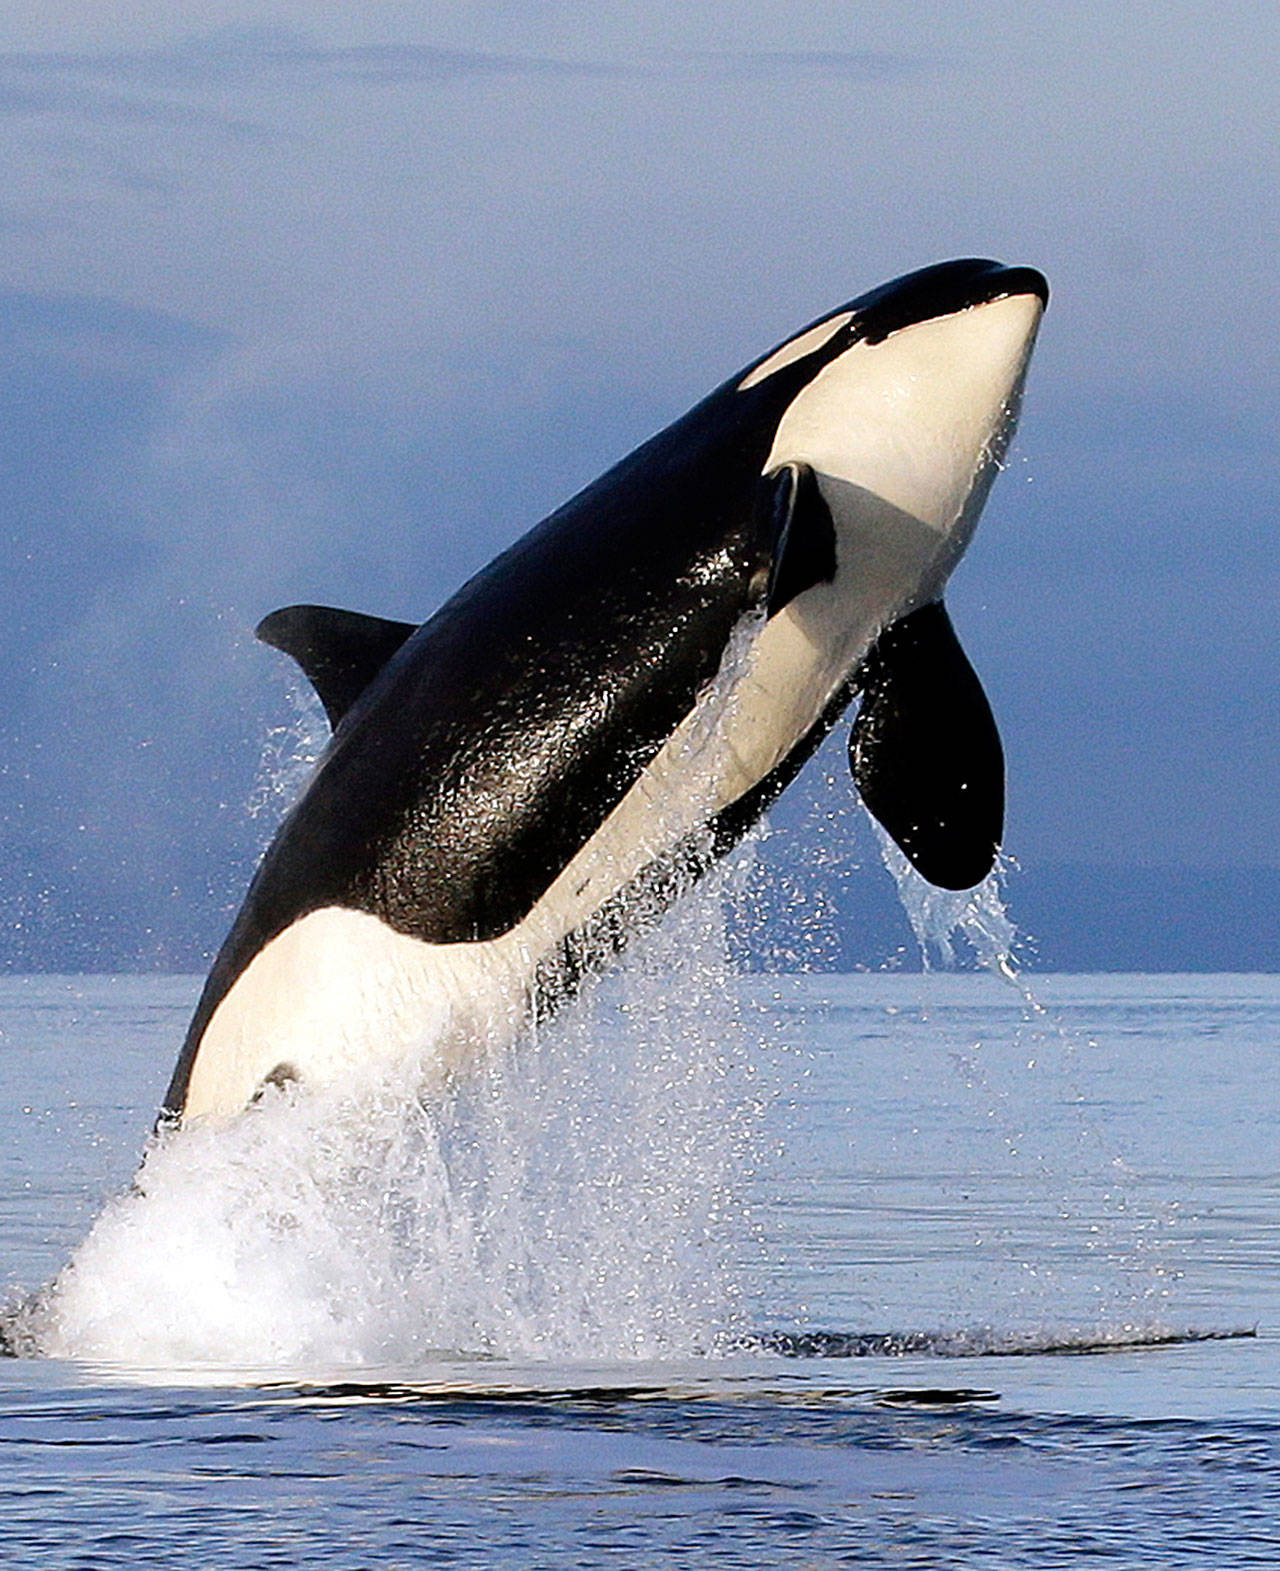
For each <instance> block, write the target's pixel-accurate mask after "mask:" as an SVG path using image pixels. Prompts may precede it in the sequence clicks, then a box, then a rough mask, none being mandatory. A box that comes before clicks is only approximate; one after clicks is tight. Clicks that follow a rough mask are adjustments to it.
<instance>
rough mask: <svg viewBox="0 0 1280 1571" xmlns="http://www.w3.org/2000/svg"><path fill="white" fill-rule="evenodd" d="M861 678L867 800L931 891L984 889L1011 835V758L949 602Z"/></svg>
mask: <svg viewBox="0 0 1280 1571" xmlns="http://www.w3.org/2000/svg"><path fill="white" fill-rule="evenodd" d="M860 680H861V686H862V707H861V709H860V710H859V711H858V718H857V720H856V721H855V722H854V726H853V734H852V736H851V737H850V738H849V764H850V767H851V768H852V770H853V778H854V780H855V781H856V782H857V786H858V790H859V791H860V792H861V793H862V800H863V801H864V802H865V803H866V804H867V807H868V809H869V810H870V811H871V812H872V813H873V814H874V815H875V817H876V818H877V819H878V820H879V821H880V823H881V824H882V825H883V826H884V828H885V829H886V830H887V831H888V832H889V834H890V835H892V837H893V839H894V840H895V841H896V842H897V844H898V846H899V848H900V849H901V850H902V851H903V853H904V854H905V855H906V856H907V858H908V860H909V861H910V862H911V864H912V866H913V867H914V868H915V869H916V871H917V872H918V873H920V874H921V875H922V876H923V877H925V878H927V879H928V880H929V882H930V883H931V884H937V885H939V886H940V887H941V888H943V889H970V888H972V887H973V885H974V884H979V883H981V882H982V880H983V879H984V878H985V877H986V876H987V874H988V873H989V872H990V871H991V869H992V867H993V865H994V863H995V857H996V852H997V850H998V849H999V846H1000V840H1001V837H1002V835H1003V833H1004V754H1003V752H1002V751H1001V747H1000V733H999V732H998V731H997V730H996V723H995V719H994V717H993V716H992V713H991V706H990V705H989V704H988V702H987V695H986V694H985V693H984V692H983V691H982V684H981V682H979V680H978V677H977V674H976V673H975V671H974V669H973V667H972V666H971V665H970V664H969V662H968V660H967V659H966V658H965V653H964V650H963V649H961V647H960V643H959V640H958V639H957V638H956V635H955V629H954V628H953V627H952V626H951V620H950V618H949V617H948V616H947V613H946V610H945V609H944V608H943V606H942V603H941V601H937V602H934V603H933V604H931V605H926V606H922V607H921V609H920V610H918V611H913V612H911V613H910V615H908V616H904V617H903V618H902V619H901V620H900V621H897V622H894V623H893V624H892V625H891V626H890V627H887V628H886V629H885V630H884V632H883V633H881V634H880V637H879V638H878V639H877V640H876V642H875V644H874V645H873V646H872V649H871V652H870V654H869V655H868V656H867V658H866V660H865V661H864V662H863V666H862V671H861V676H860Z"/></svg>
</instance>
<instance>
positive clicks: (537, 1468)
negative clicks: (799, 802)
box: [0, 963, 1280, 1571]
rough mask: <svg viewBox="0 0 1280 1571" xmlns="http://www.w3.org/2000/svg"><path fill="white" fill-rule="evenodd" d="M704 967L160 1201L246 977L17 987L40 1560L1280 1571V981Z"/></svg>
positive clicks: (267, 1107)
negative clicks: (185, 1093) (435, 1087)
mask: <svg viewBox="0 0 1280 1571" xmlns="http://www.w3.org/2000/svg"><path fill="white" fill-rule="evenodd" d="M664 964H665V963H664ZM664 964H657V963H645V964H641V965H640V966H639V967H638V969H637V970H635V971H634V972H633V975H632V978H631V980H630V981H627V980H626V979H625V978H624V980H623V981H622V982H614V983H610V984H607V985H605V986H603V987H601V988H598V989H596V990H595V991H594V993H593V995H592V996H591V997H590V998H589V999H588V1000H586V1001H585V1002H584V1006H583V1008H582V1010H581V1011H580V1012H579V1013H580V1018H579V1019H578V1020H577V1021H576V1022H571V1023H570V1024H568V1025H566V1026H564V1027H562V1028H557V1029H555V1030H552V1031H550V1032H548V1033H546V1034H544V1035H543V1036H541V1037H539V1038H538V1039H537V1040H534V1041H531V1042H525V1043H524V1044H522V1045H521V1046H520V1047H518V1048H517V1049H516V1050H515V1052H514V1053H512V1054H511V1055H508V1056H506V1057H504V1058H501V1059H495V1061H493V1062H492V1063H489V1064H486V1065H485V1066H483V1068H482V1069H481V1070H478V1071H477V1075H476V1077H475V1080H474V1082H473V1083H472V1084H470V1085H459V1086H457V1087H456V1088H455V1089H454V1092H453V1093H452V1094H451V1099H450V1101H449V1105H448V1106H447V1107H443V1108H442V1107H438V1106H437V1107H431V1108H424V1107H423V1106H422V1104H421V1102H420V1101H418V1100H415V1098H414V1096H413V1094H412V1092H411V1091H410V1090H407V1089H406V1088H405V1087H397V1086H395V1085H394V1084H382V1085H380V1086H378V1087H376V1088H373V1089H372V1090H370V1089H368V1088H363V1089H361V1090H359V1091H354V1090H353V1091H350V1092H349V1093H346V1094H344V1095H343V1096H340V1097H337V1098H334V1099H330V1100H329V1101H327V1102H324V1101H323V1100H322V1101H321V1102H319V1103H313V1102H311V1101H308V1100H307V1099H305V1098H301V1099H300V1098H298V1097H297V1096H292V1095H286V1094H284V1093H281V1094H280V1096H279V1098H278V1100H277V1101H275V1102H270V1103H264V1104H263V1105H262V1106H261V1107H259V1108H255V1109H253V1110H252V1111H251V1112H250V1113H249V1114H247V1115H245V1116H244V1118H243V1119H242V1120H241V1121H240V1122H239V1124H238V1125H237V1126H236V1128H235V1129H232V1130H224V1131H222V1132H221V1133H220V1134H217V1133H210V1132H204V1133H200V1132H195V1131H193V1132H192V1135H191V1138H183V1137H179V1138H178V1140H177V1141H173V1142H170V1143H169V1144H167V1145H162V1146H160V1147H158V1148H155V1149H153V1150H151V1151H150V1153H149V1154H148V1156H147V1160H146V1165H145V1166H144V1167H143V1169H142V1171H141V1173H138V1172H137V1169H138V1164H139V1161H140V1159H141V1157H142V1154H143V1150H144V1146H145V1145H146V1142H147V1139H148V1132H149V1129H150V1125H151V1120H152V1118H153V1116H154V1110H155V1108H156V1106H157V1103H158V1101H159V1099H160V1096H161V1094H162V1092H163V1089H164V1086H165V1083H166V1080H167V1077H168V1073H169V1071H170V1069H171V1067H172V1061H173V1058H174V1056H175V1053H176V1049H177V1045H178V1043H179V1041H180V1039H181V1035H182V1031H183V1028H184V1026H185V1022H186V1018H187V1016H188V1013H189V1011H190V1009H191V1006H192V1003H193V1000H194V997H195V993H196V991H197V988H198V979H196V978H191V977H88V976H85V977H49V976H40V977H9V978H4V979H0V1033H2V1035H0V1131H2V1134H3V1140H2V1141H0V1268H2V1270H3V1275H4V1278H5V1280H6V1282H7V1284H8V1311H7V1315H6V1318H5V1321H4V1326H5V1331H4V1335H5V1337H6V1339H7V1340H8V1342H9V1345H10V1347H11V1348H12V1349H13V1350H14V1351H15V1352H16V1354H17V1355H18V1356H11V1357H6V1358H3V1359H0V1522H2V1523H3V1531H2V1532H0V1562H2V1563H5V1564H13V1565H15V1566H17V1565H22V1566H39V1567H44V1568H52V1567H63V1566H66V1567H71V1566H76V1567H95V1568H96V1567H104V1568H105V1567H116V1566H139V1565H165V1566H171V1565H181V1566H184V1567H203V1566H213V1565H217V1566H220V1567H225V1566H234V1567H237V1568H253V1567H259V1566H261V1567H267V1566H288V1567H291V1568H296V1567H309V1566H326V1567H329V1566H351V1567H384V1566H386V1567H390V1566H395V1567H411V1566H412V1567H419V1566H426V1565H460V1566H474V1567H507V1566H510V1567H521V1568H528V1567H569V1566H602V1565H626V1566H643V1567H650V1566H666V1565H689V1566H698V1567H702V1566H706V1567H718V1566H742V1567H753V1568H757V1567H762V1566H770V1567H772V1566H798V1567H799V1566H804V1567H825V1566H838V1565H858V1566H894V1567H903V1566H920V1567H956V1566H993V1567H995V1566H998V1567H1001V1568H1006V1571H1008V1568H1017V1567H1058V1566H1076V1565H1090V1566H1116V1567H1121V1566H1124V1567H1129V1566H1133V1567H1138V1566H1141V1567H1143V1568H1149V1567H1151V1566H1160V1567H1176V1566H1188V1567H1192V1566H1194V1567H1204V1566H1214V1567H1235V1566H1274V1565H1277V1564H1280V1220H1278V1219H1280V978H1277V977H1274V976H1203V975H1198V976H1167V975H1165V976H1114V975H1109V976H1042V977H1032V978H1030V979H1029V980H1028V979H1025V978H1024V979H1022V980H1020V981H1019V980H1018V979H1016V978H1014V979H1005V978H1001V977H999V976H993V975H990V974H985V973H982V974H968V973H932V974H925V975H916V974H864V975H851V976H842V975H814V976H783V977H770V976H759V975H757V976H749V977H740V978H739V977H733V976H732V975H731V974H729V973H727V972H717V973H716V974H715V975H714V976H713V975H710V974H709V973H708V972H707V971H706V970H705V969H704V970H703V971H701V972H699V971H696V970H695V972H693V973H688V972H685V973H681V974H680V975H678V976H677V977H676V978H675V980H674V981H673V980H672V975H671V972H670V969H669V967H666V968H664ZM677 969H678V968H677ZM135 1174H137V1177H136V1181H135ZM50 1284H53V1286H52V1287H51V1286H50ZM33 1295H34V1296H33Z"/></svg>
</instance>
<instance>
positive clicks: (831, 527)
mask: <svg viewBox="0 0 1280 1571" xmlns="http://www.w3.org/2000/svg"><path fill="white" fill-rule="evenodd" d="M760 515H761V517H760V525H759V528H760V533H761V536H762V544H763V546H764V549H765V553H766V555H767V558H768V564H769V566H768V581H767V587H766V589H765V592H764V602H765V611H766V614H767V615H769V616H775V615H776V614H777V613H778V612H779V611H781V610H783V608H784V607H786V606H788V605H790V604H791V602H792V601H793V600H794V599H795V598H796V596H797V595H802V594H803V593H804V592H805V590H806V589H812V588H813V586H814V585H815V584H828V583H830V582H831V580H832V579H833V578H834V577H835V576H836V526H835V524H834V522H833V521H832V518H831V509H830V508H829V507H828V506H827V504H826V501H825V499H824V498H823V495H822V492H821V490H819V488H818V477H817V475H815V474H814V472H813V470H812V469H811V468H810V467H809V465H808V464H802V463H789V464H783V465H782V466H781V467H780V468H778V469H775V470H772V471H771V472H770V473H769V474H767V475H765V476H764V478H763V479H762V480H761V497H760Z"/></svg>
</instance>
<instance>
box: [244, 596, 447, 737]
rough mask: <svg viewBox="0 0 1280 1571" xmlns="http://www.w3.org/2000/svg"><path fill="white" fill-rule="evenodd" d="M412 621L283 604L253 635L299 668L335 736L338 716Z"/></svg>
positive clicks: (397, 644) (383, 662) (404, 636)
mask: <svg viewBox="0 0 1280 1571" xmlns="http://www.w3.org/2000/svg"><path fill="white" fill-rule="evenodd" d="M417 631H418V629H417V628H416V627H415V626H414V624H413V623H412V622H388V621H385V620H384V619H383V618H382V617H380V616H363V615H362V614H361V613H360V612H359V611H339V610H337V609H335V608H334V607H333V606H326V605H289V606H284V607H282V608H281V609H280V610H279V611H273V612H272V613H271V615H270V616H266V617H263V619H262V621H261V622H259V623H258V625H257V627H256V628H255V629H254V632H255V634H256V636H257V637H258V638H260V639H261V640H262V642H263V643H264V644H270V645H271V647H272V648H273V649H279V650H282V651H283V652H284V653H285V654H286V655H290V656H291V657H292V658H293V659H294V660H296V661H297V662H298V664H299V665H300V666H301V667H302V670H303V673H304V674H305V676H306V678H307V680H308V681H309V682H310V683H311V685H312V687H314V688H315V690H316V693H317V694H318V695H319V698H320V702H321V703H322V704H323V705H324V712H325V714H327V715H328V717H329V724H330V725H331V726H332V727H333V729H334V730H335V731H336V730H337V729H338V723H339V722H340V721H341V719H342V717H343V715H345V714H346V712H347V710H348V709H350V708H351V706H352V704H354V703H355V701H356V699H357V698H359V696H360V694H361V693H363V692H364V690H365V688H366V687H368V685H369V683H370V682H372V681H373V679H374V677H375V676H377V674H378V672H379V671H381V670H382V668H383V666H385V665H386V663H387V661H388V660H390V659H391V657H392V655H394V654H395V652H396V651H397V650H398V649H399V648H400V646H401V644H403V643H404V641H405V640H406V639H407V638H408V637H410V635H411V634H413V633H416V632H417Z"/></svg>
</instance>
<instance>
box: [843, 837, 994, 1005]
mask: <svg viewBox="0 0 1280 1571" xmlns="http://www.w3.org/2000/svg"><path fill="white" fill-rule="evenodd" d="M867 816H868V818H869V819H870V822H871V824H872V827H873V828H874V830H875V832H876V836H877V838H878V840H879V842H880V854H881V856H882V858H883V859H884V865H885V866H886V867H887V868H888V870H889V872H890V873H891V874H892V875H893V880H894V882H895V884H896V885H897V886H898V898H899V900H901V902H902V909H903V910H904V911H905V912H906V914H907V920H908V921H909V922H910V923H911V930H912V932H913V933H914V934H915V937H916V942H917V943H918V944H919V946H920V959H921V962H922V963H923V965H924V968H925V970H926V971H928V970H931V969H932V967H933V965H934V963H935V962H940V963H941V964H942V966H943V967H944V968H949V967H951V966H954V965H955V964H956V962H957V959H958V955H957V953H956V940H957V939H960V940H963V941H964V943H965V944H966V945H967V946H968V947H969V948H970V949H971V950H972V952H973V954H974V956H975V958H976V959H977V962H978V964H979V965H980V966H981V967H982V968H983V970H986V971H990V972H992V973H993V975H996V976H1000V977H1003V978H1004V979H1005V981H1007V982H1012V983H1014V984H1015V985H1017V984H1018V983H1019V980H1020V978H1019V972H1018V966H1017V962H1016V958H1015V952H1016V948H1017V943H1018V929H1017V928H1016V926H1015V925H1014V923H1013V921H1012V920H1011V918H1010V916H1009V913H1008V911H1007V910H1006V908H1005V902H1004V893H1003V884H1004V878H1005V868H1006V864H1005V862H1004V860H1003V859H1002V858H1001V859H997V862H996V865H995V867H994V868H993V869H992V871H991V872H990V873H989V874H988V875H987V877H986V878H984V879H983V881H982V882H981V883H980V884H979V885H978V886H977V887H976V888H975V889H960V890H954V889H938V888H936V887H935V886H934V885H933V884H931V883H929V882H928V881H927V880H926V879H924V878H922V877H921V876H920V874H919V873H917V872H916V870H915V868H914V867H912V865H911V863H910V862H909V861H908V860H907V858H906V857H905V856H904V855H903V853H902V852H901V851H900V850H899V849H898V847H897V846H896V845H895V844H894V842H893V840H892V839H891V838H890V836H889V835H888V834H886V832H885V831H884V830H883V829H882V828H881V827H880V825H879V824H878V823H877V822H876V821H875V819H874V818H871V817H870V814H868V815H867Z"/></svg>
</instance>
